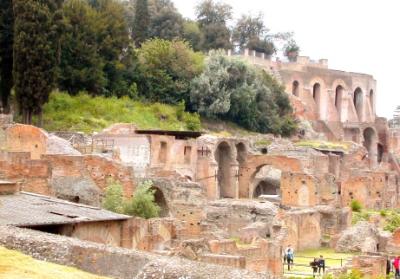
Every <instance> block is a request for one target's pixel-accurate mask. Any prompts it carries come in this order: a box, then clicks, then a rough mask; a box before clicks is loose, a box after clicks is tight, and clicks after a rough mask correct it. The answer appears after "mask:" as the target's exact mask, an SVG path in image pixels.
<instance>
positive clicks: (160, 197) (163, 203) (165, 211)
mask: <svg viewBox="0 0 400 279" xmlns="http://www.w3.org/2000/svg"><path fill="white" fill-rule="evenodd" d="M151 190H153V191H154V201H155V203H156V204H157V205H158V206H159V207H160V209H161V210H160V214H159V215H160V217H168V216H169V208H168V204H167V200H166V199H165V196H164V193H163V191H162V190H161V189H160V188H158V187H155V186H152V187H151Z"/></svg>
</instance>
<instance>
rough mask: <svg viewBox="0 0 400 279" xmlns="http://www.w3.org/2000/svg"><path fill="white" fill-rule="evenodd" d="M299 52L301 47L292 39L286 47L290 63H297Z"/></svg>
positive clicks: (285, 51)
mask: <svg viewBox="0 0 400 279" xmlns="http://www.w3.org/2000/svg"><path fill="white" fill-rule="evenodd" d="M299 52H300V47H299V46H298V45H297V43H296V41H295V40H294V39H290V40H289V41H288V42H287V43H286V45H285V46H284V54H285V56H286V57H287V58H288V59H289V61H296V59H297V56H298V55H299Z"/></svg>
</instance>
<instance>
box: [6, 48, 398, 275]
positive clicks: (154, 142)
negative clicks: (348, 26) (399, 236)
mask: <svg viewBox="0 0 400 279" xmlns="http://www.w3.org/2000/svg"><path fill="white" fill-rule="evenodd" d="M230 54H231V53H230ZM241 57H242V58H243V59H246V60H248V61H249V62H251V63H253V64H255V65H257V66H259V67H261V68H263V69H264V70H265V71H267V72H269V73H271V74H272V75H274V76H275V77H276V78H277V79H278V81H280V82H281V83H282V84H283V85H284V86H285V88H286V92H287V93H288V94H289V96H290V101H291V103H292V105H293V107H294V113H295V116H296V117H297V118H298V119H299V121H300V131H299V133H298V135H296V136H295V137H293V138H292V139H282V138H277V137H274V136H272V135H252V136H246V137H233V136H232V137H221V136H216V135H212V134H207V133H201V132H190V131H162V130H140V129H137V128H136V127H135V126H134V125H132V124H123V123H122V124H115V125H113V126H111V127H109V128H107V129H105V130H103V131H102V132H100V133H96V134H94V135H83V134H81V133H74V132H57V133H55V135H53V134H48V133H47V132H45V131H43V130H41V129H38V128H36V127H33V126H26V125H18V124H12V123H10V120H7V121H6V122H7V123H2V129H0V143H1V145H2V146H3V147H4V148H2V149H1V150H0V179H3V180H6V181H7V182H4V183H3V184H5V185H6V186H7V185H16V187H17V188H18V189H19V190H22V191H23V192H21V193H19V194H18V193H17V192H16V191H14V192H13V196H10V197H5V196H0V200H1V201H2V203H4V204H11V203H15V204H16V205H15V206H17V205H18V204H19V206H20V207H23V206H24V204H23V203H26V202H29V201H33V202H35V201H37V200H39V201H40V200H43V199H45V200H46V201H45V202H46V203H51V204H53V205H54V210H52V211H54V212H55V213H54V212H47V211H46V208H45V207H40V206H33V207H32V208H34V209H35V210H36V211H37V212H42V213H41V214H42V215H43V216H46V214H49V216H51V217H52V218H51V219H52V220H54V222H53V223H51V226H50V225H49V224H47V225H46V222H44V221H43V219H41V218H37V219H32V220H33V221H35V220H36V221H37V223H36V224H35V225H34V226H33V225H30V226H27V225H26V224H25V223H24V222H23V219H24V218H26V215H25V214H18V215H17V217H18V218H22V221H21V222H17V221H18V220H9V221H7V222H6V224H7V225H13V226H19V227H24V228H27V227H29V228H34V227H36V228H34V229H38V228H39V227H40V231H45V232H50V233H57V234H61V235H67V236H72V237H74V238H79V239H81V240H85V241H92V242H98V243H101V244H107V245H110V246H117V247H123V248H127V249H137V250H143V251H148V252H152V253H157V254H159V255H163V256H179V257H185V258H188V259H190V260H195V261H200V262H203V263H208V264H210V263H211V264H218V265H220V266H227V267H228V270H229V269H231V268H232V267H234V268H238V270H242V271H240V272H244V271H243V270H244V269H247V270H249V271H251V272H261V273H260V274H262V276H261V275H260V276H261V277H246V278H281V276H282V251H283V248H284V247H285V246H286V245H288V244H291V245H293V247H294V248H295V249H296V250H303V249H309V248H318V247H321V246H334V245H335V243H336V242H335V241H337V239H338V238H339V235H340V234H341V233H342V232H343V231H345V230H346V229H348V228H349V227H350V226H351V211H350V209H349V207H348V206H349V204H350V203H351V201H352V200H358V201H359V202H360V203H362V205H363V206H364V207H366V208H373V209H384V208H398V207H399V202H400V190H399V189H400V188H399V186H400V182H399V181H400V180H399V174H400V168H399V165H398V162H397V156H398V154H399V153H398V151H399V150H400V146H399V144H400V140H399V135H400V133H398V131H395V130H393V129H389V127H388V125H387V122H386V120H385V119H384V118H380V117H377V116H376V113H375V106H376V98H377V95H376V81H375V80H374V79H373V77H372V76H369V75H365V74H358V73H348V72H343V71H337V70H331V69H329V68H328V65H327V61H326V60H320V61H317V62H314V61H311V60H309V59H308V58H307V57H298V59H297V61H296V62H281V61H271V60H270V59H268V58H266V57H264V56H263V55H262V54H259V53H256V52H251V51H247V50H246V51H245V52H244V53H242V54H241ZM58 136H59V137H58ZM60 137H61V138H63V139H61V138H60ZM110 178H112V179H114V180H115V181H117V182H119V183H120V184H121V185H122V186H123V192H124V196H125V197H131V196H132V195H133V194H134V191H135V188H136V187H137V185H138V184H139V183H140V182H142V181H143V180H151V181H152V183H153V189H154V190H155V200H156V202H157V203H158V205H159V206H160V207H161V208H162V211H161V216H160V217H161V218H159V219H152V220H142V219H138V218H129V217H128V216H121V215H118V214H116V215H115V214H111V213H107V212H103V211H101V210H100V209H96V208H97V207H98V206H99V205H100V204H101V200H102V198H103V195H104V189H105V187H106V186H107V181H108V179H110ZM26 192H31V193H26ZM32 193H36V195H35V194H32ZM37 194H40V196H38V195H37ZM59 199H64V200H68V201H69V203H67V204H64V203H63V202H62V201H61V200H59ZM14 201H15V202H14ZM82 204H85V205H82ZM79 205H82V206H83V207H79ZM9 209H10V208H3V209H2V208H1V207H0V216H2V215H1V214H5V215H7V216H10V214H12V213H10V210H9ZM89 213H90V214H89ZM57 214H58V215H57ZM68 214H69V215H70V216H68ZM85 214H86V215H85ZM75 215H76V216H78V215H82V216H81V217H85V216H86V217H87V218H93V220H91V222H89V221H88V220H86V221H85V220H84V219H79V218H77V217H71V216H75ZM58 220H61V221H62V223H60V222H59V221H58ZM24 224H25V226H24ZM17 232H18V234H19V233H21V234H22V233H23V231H20V230H19V229H18V230H17ZM35 234H36V232H35ZM13 238H15V237H13ZM21 241H22V240H21ZM24 241H26V240H24ZM49 241H50V240H49ZM60 241H63V240H61V239H60ZM0 242H2V243H5V242H7V241H5V240H4V239H3V240H2V239H1V237H0ZM22 242H23V241H22ZM9 245H11V247H12V248H15V246H13V245H14V244H9ZM21 245H22V244H21ZM383 247H384V245H381V246H380V248H379V249H384V248H383ZM18 248H20V247H19V246H18ZM82 249H83V248H82ZM91 249H94V250H96V249H97V248H95V247H92V248H91ZM379 249H378V248H376V250H379ZM79 251H80V250H79ZM82 251H83V250H82ZM96 251H97V250H96ZM82 253H83V254H85V253H86V252H82ZM119 253H122V254H123V253H127V254H129V253H128V252H126V251H125V252H118V253H114V254H115V255H120V254H119ZM111 254H112V253H111ZM137 257H139V258H140V259H144V258H146V259H147V260H148V259H149V258H148V257H150V256H144V254H143V255H140V256H137ZM147 260H146V261H147ZM378 260H381V259H378ZM55 261H57V260H55ZM364 261H365V259H364V258H363V257H360V258H358V260H357V261H355V263H357V264H358V265H361V263H363V262H364ZM176 264H177V265H178V266H179V263H176ZM74 265H77V266H81V267H83V268H85V269H86V270H90V271H92V272H97V273H99V274H105V275H109V274H108V273H107V272H108V271H107V270H104V269H101V268H99V269H98V270H97V271H96V270H94V271H93V268H92V267H91V266H90V265H88V264H87V263H86V262H85V263H84V261H83V260H82V261H79V260H76V261H74ZM184 266H187V263H186V262H185V264H182V266H179V267H184ZM100 269H101V271H100ZM110 270H112V269H110ZM121 270H125V269H123V268H122V269H121ZM179 270H181V269H179ZM182 272H183V273H182V274H178V275H185V274H186V273H185V272H186V271H185V272H184V271H182ZM232 272H233V271H232ZM235 272H236V271H235ZM128 273H129V272H128ZM128 273H127V274H124V275H123V276H122V275H121V277H123V278H128V277H129V274H128ZM221 274H222V273H221ZM237 274H240V275H239V277H237V278H245V277H244V276H245V275H244V273H237ZM241 276H242V277H241ZM252 276H253V275H252ZM254 276H256V275H254ZM257 276H258V275H257ZM171 278H175V277H171ZM221 278H222V277H221ZM232 278H235V277H232Z"/></svg>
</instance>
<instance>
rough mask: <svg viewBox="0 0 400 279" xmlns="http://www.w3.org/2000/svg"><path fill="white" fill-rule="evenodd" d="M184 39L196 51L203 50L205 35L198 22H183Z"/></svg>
mask: <svg viewBox="0 0 400 279" xmlns="http://www.w3.org/2000/svg"><path fill="white" fill-rule="evenodd" d="M182 37H183V39H184V40H185V41H187V42H188V43H189V44H190V46H191V47H192V48H193V50H195V51H200V50H201V43H202V41H203V33H202V32H201V30H200V27H199V24H198V23H197V22H196V21H193V20H190V19H187V20H185V21H184V22H183V35H182Z"/></svg>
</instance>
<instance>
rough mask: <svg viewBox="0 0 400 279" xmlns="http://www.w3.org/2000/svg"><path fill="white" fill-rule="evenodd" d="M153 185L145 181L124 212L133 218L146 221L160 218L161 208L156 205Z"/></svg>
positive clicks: (126, 204) (137, 189)
mask: <svg viewBox="0 0 400 279" xmlns="http://www.w3.org/2000/svg"><path fill="white" fill-rule="evenodd" d="M152 186H153V183H152V182H151V181H145V182H143V183H141V184H139V186H138V187H137V188H136V191H135V193H134V195H133V198H132V200H130V201H128V202H126V203H125V207H124V211H125V212H126V213H127V214H129V215H132V216H138V217H142V218H145V219H149V218H154V217H158V216H159V213H160V210H161V208H160V207H159V206H158V205H157V204H156V203H155V200H154V193H155V190H153V189H151V187H152Z"/></svg>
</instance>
